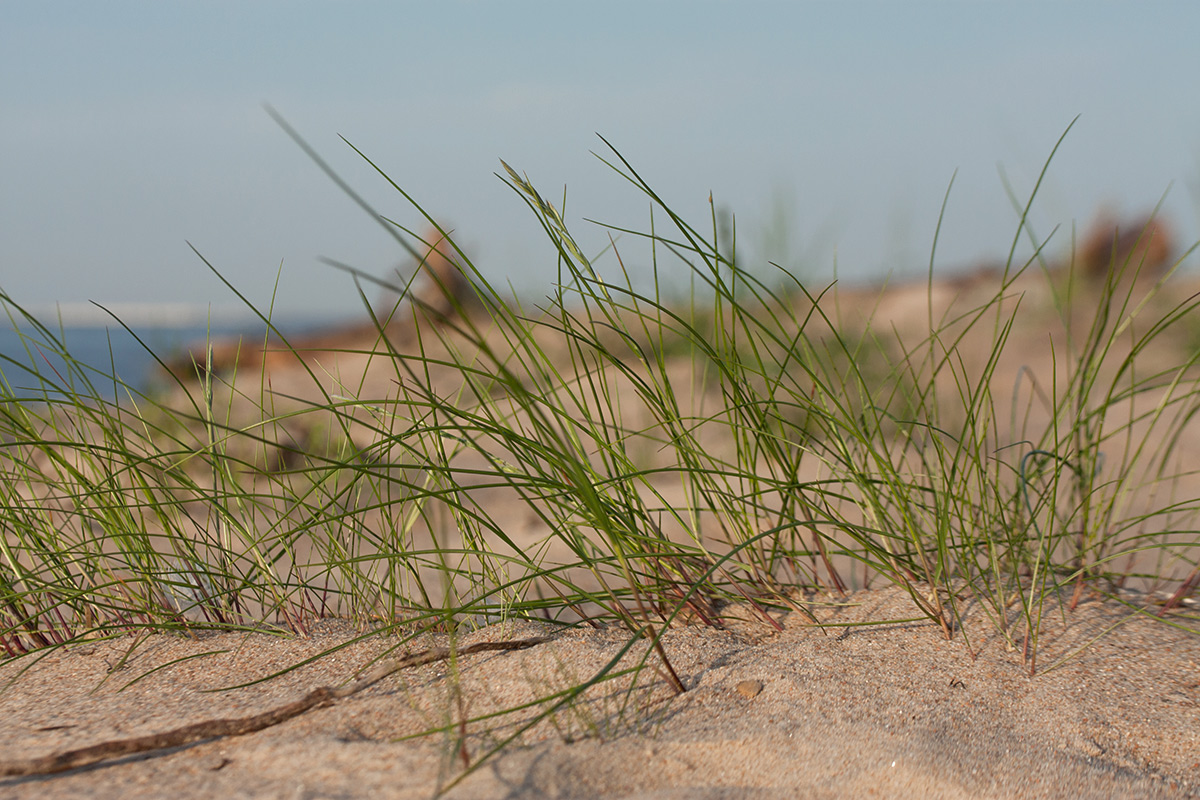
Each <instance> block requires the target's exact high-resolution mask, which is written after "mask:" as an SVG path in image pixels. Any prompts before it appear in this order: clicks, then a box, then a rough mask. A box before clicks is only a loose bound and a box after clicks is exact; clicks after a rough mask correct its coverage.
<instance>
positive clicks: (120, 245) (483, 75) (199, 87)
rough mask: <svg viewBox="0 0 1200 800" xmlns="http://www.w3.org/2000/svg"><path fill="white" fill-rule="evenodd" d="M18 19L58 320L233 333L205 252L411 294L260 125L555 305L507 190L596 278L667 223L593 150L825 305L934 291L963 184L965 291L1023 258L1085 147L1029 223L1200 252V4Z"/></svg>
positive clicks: (301, 302) (14, 9) (238, 267)
mask: <svg viewBox="0 0 1200 800" xmlns="http://www.w3.org/2000/svg"><path fill="white" fill-rule="evenodd" d="M2 20H3V23H4V24H3V25H0V107H3V108H4V110H5V113H4V114H3V115H0V146H3V148H4V152H5V153H7V154H9V155H8V156H7V158H6V159H5V163H4V176H3V178H2V179H0V186H2V188H0V220H3V221H2V222H0V263H2V264H3V273H2V275H0V289H2V290H3V291H5V292H7V293H8V294H9V295H11V296H12V297H13V298H14V299H15V300H16V301H17V302H19V303H21V304H23V305H28V306H37V307H39V308H50V307H52V306H53V305H54V304H55V303H67V304H85V303H88V302H89V301H98V302H101V303H105V304H109V303H121V304H147V303H150V304H163V303H166V304H170V303H181V304H186V305H188V306H190V307H203V306H206V305H207V304H213V305H215V306H216V307H219V308H220V307H228V306H230V305H231V304H236V303H237V299H236V297H234V296H233V294H232V293H231V292H230V291H229V290H228V289H227V288H226V287H225V286H223V284H222V283H221V282H220V280H219V279H218V278H217V277H216V276H214V275H213V274H212V273H211V272H210V271H209V270H208V268H207V267H205V265H204V263H203V262H202V261H201V260H200V259H199V258H198V257H197V256H196V255H195V254H194V253H193V252H192V251H191V250H190V248H189V247H188V244H187V243H188V242H190V243H191V244H192V245H194V246H195V247H196V248H197V249H198V250H199V251H200V252H201V253H202V254H204V256H205V257H206V258H208V259H209V260H210V261H211V263H212V264H213V266H214V267H216V268H217V269H218V270H220V271H221V272H222V274H224V275H225V277H226V278H228V279H229V280H230V281H231V282H232V283H233V284H234V285H235V286H236V287H237V288H238V289H239V290H240V291H242V292H243V293H244V294H245V295H246V296H247V297H248V298H249V299H250V300H252V301H253V302H254V303H255V304H256V305H259V306H260V307H264V308H265V307H266V306H267V305H269V304H270V303H271V302H272V298H273V297H274V303H275V307H276V309H277V310H278V312H279V313H284V314H312V313H320V314H322V315H334V314H340V313H353V312H354V311H355V310H356V309H358V308H360V307H361V301H360V299H359V297H358V295H357V292H356V289H355V287H354V285H353V283H352V282H351V281H350V280H349V279H348V278H347V276H346V275H344V274H343V273H340V272H338V271H336V270H334V269H332V268H330V267H328V266H326V265H325V264H323V263H321V261H320V258H321V257H329V258H332V259H336V260H338V261H342V262H346V263H349V264H352V265H354V266H355V267H358V268H360V269H362V270H364V271H365V272H367V273H370V274H375V275H381V276H382V275H383V274H385V273H386V272H387V271H388V270H389V269H390V268H392V267H393V266H395V265H396V264H399V263H402V262H403V261H404V255H403V253H402V252H401V251H400V249H399V248H398V247H397V245H396V244H395V243H394V242H393V241H391V240H390V238H389V237H388V236H387V235H386V234H385V233H384V232H383V231H382V230H381V229H380V228H379V226H378V225H377V224H376V223H375V222H373V221H372V220H371V219H369V218H368V217H367V216H366V215H365V214H363V212H362V211H361V210H360V209H358V208H357V207H356V206H355V205H354V204H353V203H352V202H351V201H350V200H349V199H347V198H346V197H345V196H344V195H343V194H342V193H341V192H340V191H339V190H338V189H337V188H336V187H335V186H334V185H333V184H332V183H331V182H330V181H329V180H328V179H327V178H326V177H325V176H323V175H322V174H321V173H320V171H319V170H318V169H317V168H316V167H315V166H314V165H313V164H312V163H311V162H310V161H309V160H308V159H307V158H306V157H305V156H304V154H303V153H302V152H301V151H300V150H299V149H298V148H297V147H296V146H295V145H294V144H293V143H292V142H291V141H289V140H288V138H287V137H286V135H285V134H284V133H283V132H282V131H281V130H280V129H279V127H277V126H276V125H275V124H274V123H273V122H272V121H271V119H270V118H269V116H268V115H267V114H266V113H265V112H264V110H263V103H270V104H271V105H272V106H273V107H275V108H277V109H278V110H279V112H280V113H281V114H282V115H283V116H284V117H285V118H286V119H288V120H289V121H290V122H291V124H293V125H294V126H295V127H296V128H297V130H299V131H300V133H301V134H302V135H304V136H305V137H306V138H307V139H308V140H309V141H310V142H311V143H312V145H313V146H314V147H315V148H316V149H317V150H318V151H319V152H320V153H321V154H322V155H323V156H324V157H325V158H327V159H328V160H329V161H330V163H331V164H332V165H333V166H334V167H335V168H336V169H338V170H339V172H340V173H341V174H342V175H343V176H344V177H345V178H346V179H347V180H348V181H349V182H350V183H351V184H352V185H353V186H354V187H355V188H356V189H357V190H359V191H360V192H361V193H362V194H363V195H364V196H365V197H366V198H367V199H368V200H369V201H370V202H371V203H372V204H374V205H375V207H376V208H377V209H378V210H379V211H380V212H381V213H383V214H384V215H386V216H389V217H391V218H392V219H394V220H396V221H397V222H400V223H402V224H404V225H407V226H411V227H417V228H420V227H423V224H422V222H421V219H420V217H419V215H418V214H417V213H416V212H415V211H414V210H413V209H412V208H411V207H408V206H407V205H406V204H405V202H404V201H403V199H402V198H400V197H399V195H398V194H397V193H396V192H395V191H394V190H393V189H392V188H391V187H389V186H388V185H387V183H386V182H385V181H384V180H383V179H382V178H381V177H379V176H378V175H377V174H376V173H375V172H374V170H373V169H372V168H371V166H370V165H368V164H366V163H365V162H364V161H363V160H362V159H361V158H359V157H358V156H357V155H355V154H354V152H353V151H352V150H351V149H350V148H349V147H348V146H347V145H346V144H345V143H344V142H342V141H341V140H340V139H339V138H338V137H339V135H342V136H345V138H346V139H347V140H349V141H350V142H351V143H353V144H354V145H355V146H357V147H358V148H360V149H361V150H362V151H363V152H364V153H365V154H367V155H368V156H369V157H370V158H372V159H373V160H375V161H376V163H377V164H378V165H379V166H380V167H381V168H382V169H384V170H385V171H386V172H387V173H388V174H389V175H390V176H391V177H392V178H393V179H394V180H395V181H396V182H397V183H398V184H399V185H400V186H402V187H403V188H404V189H405V190H406V191H408V192H410V193H411V194H412V195H413V196H414V197H415V198H416V199H417V200H418V201H420V202H421V203H423V204H424V205H425V206H426V207H427V209H428V210H429V211H430V212H431V213H432V214H433V215H435V216H436V217H437V218H438V219H439V220H441V221H442V222H443V223H444V224H446V225H447V226H450V227H452V228H454V229H455V231H456V235H457V237H458V239H459V240H460V242H461V243H462V244H463V245H464V246H465V247H466V248H467V249H468V251H469V252H471V253H472V254H473V255H474V256H475V257H476V259H477V262H478V264H479V265H480V267H481V268H482V269H483V271H484V273H485V274H486V275H487V277H488V278H489V279H490V280H492V281H493V282H495V283H497V284H499V285H504V284H506V283H507V282H509V281H511V282H512V284H513V285H514V286H516V287H517V288H518V289H519V290H522V291H524V292H527V293H532V294H535V295H536V294H538V293H539V291H543V292H548V291H549V289H548V287H549V284H550V282H551V281H552V280H553V279H554V276H555V265H554V254H553V251H552V249H551V248H550V246H549V244H548V243H547V242H546V241H545V239H544V235H543V234H542V232H541V231H540V229H539V227H538V224H537V222H536V220H535V219H534V218H533V216H532V214H531V213H530V212H529V211H528V209H526V208H525V206H524V204H523V203H522V202H521V201H520V199H519V198H518V197H517V196H516V195H514V194H513V193H512V191H511V190H510V189H508V188H506V187H505V186H504V185H503V184H502V183H501V181H500V180H498V179H497V178H496V177H495V176H494V174H493V173H496V172H499V171H500V159H501V158H503V159H504V160H505V161H506V162H508V163H509V164H511V165H512V166H513V167H514V168H516V169H518V170H520V171H522V172H525V173H527V174H528V175H529V177H530V178H531V179H532V180H533V182H534V183H535V185H537V186H538V187H539V188H540V189H541V191H542V192H543V193H544V194H545V195H546V196H548V197H551V198H554V199H555V200H556V201H558V200H559V199H561V197H562V194H563V191H564V186H565V187H566V192H567V218H568V221H569V222H570V223H571V225H572V227H573V229H574V230H575V231H576V233H577V235H578V237H579V239H580V240H581V242H582V243H583V244H584V245H585V247H586V248H587V249H588V251H589V252H599V251H600V250H601V249H602V248H603V247H604V246H606V244H607V242H608V239H607V235H608V234H607V232H606V231H604V230H603V229H601V228H598V227H597V226H595V225H592V224H589V223H587V222H584V221H583V220H584V218H591V219H599V220H602V221H605V222H610V223H613V224H616V225H620V226H625V227H632V228H636V229H639V230H646V229H647V228H648V227H649V224H650V216H649V203H648V201H647V199H646V198H645V197H643V196H640V195H638V194H637V192H636V191H635V190H634V189H633V187H631V186H629V185H628V184H627V183H626V182H624V181H623V180H622V179H621V178H620V177H618V176H616V175H615V174H613V173H612V172H611V171H610V170H608V168H607V167H605V166H604V164H602V163H601V162H600V161H599V160H598V159H597V158H595V157H594V156H593V155H592V154H591V153H590V152H589V151H595V152H597V153H600V154H604V144H603V142H602V141H600V139H599V138H597V133H598V134H601V135H603V136H604V137H605V138H607V139H608V140H609V141H611V142H612V143H613V144H614V145H615V146H616V147H617V148H618V149H619V150H620V151H621V153H622V155H624V156H625V157H626V158H628V159H629V160H630V162H631V163H632V164H633V165H634V167H635V168H637V169H638V170H639V171H640V172H641V173H642V174H643V175H644V176H645V177H646V178H647V180H648V181H649V182H650V183H651V185H652V186H653V187H654V188H655V189H656V190H657V191H658V192H659V193H660V194H662V196H663V197H664V198H665V199H667V200H668V202H670V203H671V204H672V205H673V207H674V208H675V210H676V211H678V212H679V213H680V214H682V215H683V216H684V218H685V219H687V220H688V221H689V222H691V223H692V224H693V225H695V226H697V227H700V228H702V229H703V228H704V227H705V226H706V221H707V220H708V218H709V213H710V211H709V207H708V197H709V192H710V191H711V192H712V193H713V196H714V199H715V202H716V204H717V205H718V206H719V207H720V208H728V209H730V210H732V211H733V212H734V213H735V214H736V215H737V219H738V236H739V246H740V247H741V248H742V249H743V252H745V253H748V254H749V255H750V256H751V257H753V258H756V259H758V260H765V259H766V258H773V259H776V260H780V261H781V262H783V263H785V264H786V265H788V266H789V267H791V268H793V269H795V270H797V271H799V272H801V273H802V274H805V275H808V276H811V277H812V278H813V279H814V280H827V279H828V278H830V277H832V275H833V273H834V269H835V265H836V269H837V271H838V273H839V275H841V276H842V277H844V278H848V279H853V280H863V279H877V278H881V277H882V276H884V275H885V274H887V273H888V272H889V271H896V272H897V273H899V274H914V273H919V272H920V271H922V270H923V269H924V266H925V265H926V264H927V263H928V259H929V252H930V246H931V242H932V238H933V234H934V230H935V228H936V225H937V219H938V213H939V210H940V207H941V202H942V198H943V195H944V194H945V191H946V188H947V186H948V184H949V183H950V181H951V177H952V176H954V175H955V173H956V171H957V176H956V177H955V179H954V188H953V191H952V193H951V196H950V201H949V206H948V212H947V215H946V219H945V221H944V222H943V227H942V233H941V239H940V241H939V245H938V257H937V267H938V269H939V270H940V271H947V272H948V271H951V270H953V269H955V268H960V267H964V266H969V265H971V264H972V263H976V262H978V261H980V260H983V259H987V258H1002V257H1003V256H1004V255H1005V254H1006V253H1007V250H1008V247H1009V245H1010V244H1011V242H1012V239H1013V235H1014V233H1015V230H1016V220H1017V213H1016V211H1015V210H1014V209H1013V204H1012V202H1011V201H1010V199H1009V198H1008V197H1007V196H1006V190H1005V187H1004V185H1003V181H1002V179H1001V177H1000V170H999V169H998V166H1000V167H1002V169H1003V172H1004V174H1005V175H1007V178H1008V180H1009V181H1011V184H1012V190H1013V192H1014V193H1015V195H1016V197H1017V198H1018V199H1019V200H1020V201H1022V202H1023V201H1024V200H1025V199H1026V197H1027V196H1028V193H1029V192H1030V191H1031V190H1032V187H1033V185H1034V182H1035V181H1036V179H1037V175H1038V172H1039V170H1040V169H1041V167H1042V164H1043V162H1044V161H1045V159H1046V158H1047V157H1048V156H1049V154H1050V151H1051V149H1052V148H1053V146H1054V143H1055V141H1056V140H1057V139H1058V138H1059V136H1060V135H1061V134H1062V133H1063V131H1064V130H1065V129H1066V128H1067V126H1068V125H1069V124H1070V122H1071V120H1072V119H1074V118H1075V117H1076V116H1078V117H1079V120H1078V122H1077V123H1076V125H1075V127H1074V129H1073V130H1072V131H1071V132H1070V134H1069V135H1068V136H1067V138H1066V141H1065V142H1064V144H1063V146H1062V149H1061V150H1060V152H1059V154H1058V156H1057V157H1056V159H1055V162H1054V163H1053V164H1052V165H1051V168H1050V171H1049V173H1048V176H1047V179H1046V182H1045V184H1044V186H1043V190H1042V194H1041V196H1040V199H1039V201H1038V203H1037V204H1036V205H1035V208H1034V213H1033V215H1032V220H1033V223H1034V227H1035V230H1036V231H1037V233H1038V234H1039V235H1042V236H1045V235H1047V234H1049V233H1050V231H1051V229H1052V228H1053V227H1054V226H1055V225H1063V226H1064V228H1063V229H1062V230H1060V232H1059V234H1058V235H1057V236H1056V238H1055V240H1054V242H1053V244H1052V246H1051V247H1050V251H1051V252H1052V253H1061V252H1064V251H1065V249H1066V248H1067V246H1068V244H1069V241H1070V236H1071V230H1070V226H1071V225H1072V223H1075V224H1076V225H1077V226H1078V228H1079V229H1080V230H1082V229H1084V228H1086V227H1087V225H1088V224H1089V223H1090V222H1091V221H1092V219H1093V218H1094V216H1095V214H1096V213H1097V212H1098V211H1099V210H1100V209H1101V208H1104V207H1110V208H1112V209H1113V210H1114V211H1115V212H1117V213H1118V214H1119V215H1120V216H1122V217H1136V216H1138V215H1140V214H1142V213H1145V212H1148V211H1149V210H1150V209H1152V208H1153V207H1154V206H1155V204H1156V203H1158V202H1159V200H1160V198H1162V197H1163V196H1164V194H1165V198H1166V199H1165V201H1164V202H1163V213H1164V215H1165V216H1166V217H1167V218H1168V220H1169V221H1170V222H1171V223H1172V225H1173V226H1174V228H1175V230H1176V231H1177V233H1178V235H1179V240H1180V244H1181V245H1182V247H1183V248H1186V247H1187V246H1189V245H1190V244H1191V243H1192V242H1194V241H1195V240H1196V239H1197V237H1198V236H1200V233H1198V225H1197V221H1198V218H1200V212H1198V209H1200V204H1198V202H1197V188H1198V178H1200V108H1197V107H1196V104H1195V103H1194V102H1192V99H1191V97H1192V95H1191V93H1190V92H1189V91H1188V90H1187V87H1188V86H1189V85H1191V84H1192V83H1193V82H1194V81H1195V78H1194V77H1193V76H1194V75H1196V74H1197V70H1196V67H1197V66H1200V56H1198V55H1197V54H1196V48H1195V46H1194V42H1193V41H1192V39H1193V33H1194V32H1195V31H1196V30H1200V25H1197V23H1198V22H1200V8H1198V7H1196V6H1194V5H1191V4H1185V3H1146V4H1138V5H1133V4H1120V3H1105V2H1100V3H1074V2H1054V3H992V2H970V3H952V2H916V3H904V4H895V3H888V2H848V3H833V2H827V3H796V4H792V3H787V4H784V3H749V4H733V3H727V2H699V3H689V4H676V3H666V2H656V3H637V4H634V3H611V4H604V5H603V6H602V7H599V8H596V7H586V8H585V7H581V6H576V5H574V4H548V3H529V2H520V3H506V4H491V3H484V2H446V3H437V4H429V3H424V4H409V3H378V2H372V3H312V2H298V3H282V2H274V1H272V2H260V3H253V4H242V3H229V2H213V3H205V4H187V5H177V4H157V3H147V2H113V3H107V4H103V5H97V4H88V3H82V2H70V3H66V2H45V3H39V4H36V5H34V4H8V5H6V6H5V7H4V10H3V12H2ZM663 222H664V218H663V217H662V216H661V215H658V216H656V217H655V224H656V225H657V226H659V230H660V231H661V230H662V227H661V226H662V224H663ZM781 231H786V236H784V235H781V233H780V232H781ZM618 246H619V247H620V248H621V252H622V256H623V257H625V258H627V262H626V266H631V265H632V266H633V267H634V268H637V267H641V266H644V265H645V264H646V254H645V250H644V248H642V247H640V246H639V245H638V244H637V243H636V242H635V241H634V240H632V239H630V238H629V237H626V238H625V239H624V240H623V241H621V242H619V243H618ZM1023 247H1026V249H1025V250H1023V251H1022V252H1028V249H1027V245H1023ZM1193 260H1194V259H1193ZM601 263H602V265H603V266H604V268H605V269H608V270H614V271H615V269H616V262H615V260H614V259H612V258H611V256H610V257H607V258H606V259H605V260H603V261H602V262H601ZM277 275H278V289H277V291H276V288H275V287H276V276H277ZM370 291H371V289H370V288H369V287H368V293H370Z"/></svg>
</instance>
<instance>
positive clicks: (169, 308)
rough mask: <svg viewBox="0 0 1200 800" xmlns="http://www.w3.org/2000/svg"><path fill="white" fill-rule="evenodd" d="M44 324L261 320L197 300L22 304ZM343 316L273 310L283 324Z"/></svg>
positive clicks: (192, 324) (134, 324) (142, 325)
mask: <svg viewBox="0 0 1200 800" xmlns="http://www.w3.org/2000/svg"><path fill="white" fill-rule="evenodd" d="M23 308H24V310H25V311H27V312H28V313H29V314H30V315H31V316H33V317H34V319H36V320H38V321H39V322H41V323H42V324H43V325H47V326H50V327H56V326H57V325H58V324H59V322H60V321H61V323H62V325H63V326H64V327H70V328H93V327H105V326H111V325H117V326H120V325H121V323H124V324H125V325H128V326H129V327H131V328H135V329H136V328H180V327H195V326H203V325H206V324H208V323H211V324H212V325H214V326H220V327H228V326H231V325H253V324H261V323H262V320H261V319H260V318H259V317H258V316H257V315H256V314H255V313H254V312H253V311H251V310H249V309H247V308H246V307H245V306H212V305H208V304H200V303H128V302H122V303H91V302H71V303H39V304H34V305H28V306H23ZM345 316H346V315H344V314H342V315H336V316H335V315H330V314H328V313H327V312H326V313H322V312H319V311H312V310H294V311H292V310H289V311H276V312H275V314H274V316H273V319H274V320H276V321H277V322H279V323H280V324H283V323H285V322H287V321H289V320H303V321H304V324H305V325H312V324H324V323H325V322H326V321H327V322H329V323H336V322H339V321H342V320H344V318H345Z"/></svg>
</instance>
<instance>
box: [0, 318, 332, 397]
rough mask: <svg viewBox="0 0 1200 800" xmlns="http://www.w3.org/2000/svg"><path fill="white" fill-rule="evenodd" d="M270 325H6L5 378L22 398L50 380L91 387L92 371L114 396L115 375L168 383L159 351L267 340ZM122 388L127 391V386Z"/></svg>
mask: <svg viewBox="0 0 1200 800" xmlns="http://www.w3.org/2000/svg"><path fill="white" fill-rule="evenodd" d="M312 327H313V325H312V324H303V323H302V324H300V325H289V326H288V327H286V328H284V330H285V331H287V332H289V333H290V332H293V331H303V330H306V329H311V328H312ZM265 330H266V326H265V324H264V323H262V322H255V321H253V320H245V321H242V322H237V323H222V324H219V325H218V324H213V325H208V324H195V323H191V324H184V325H177V326H172V325H161V324H160V325H153V326H147V327H145V328H143V329H138V328H136V327H135V328H134V332H133V333H130V331H128V330H126V329H125V328H123V327H121V326H120V325H117V324H115V323H114V324H111V325H98V324H88V325H71V326H65V327H63V328H61V329H59V328H50V335H47V333H45V332H43V331H39V330H37V329H36V328H35V327H34V326H32V325H28V324H24V325H22V326H21V328H20V329H19V330H18V329H17V328H14V327H11V326H8V327H0V379H2V380H3V382H4V383H5V384H6V386H7V390H6V391H5V393H6V394H7V393H8V392H10V391H11V392H12V393H13V394H14V395H15V396H16V397H18V398H36V397H39V396H44V394H43V392H44V391H45V387H46V386H47V385H50V386H52V387H59V388H70V387H73V388H74V389H75V390H76V391H80V392H85V393H86V389H85V388H84V386H85V385H84V383H83V381H82V379H81V376H86V378H87V380H88V381H90V382H91V383H92V384H93V386H95V388H96V389H97V390H98V391H99V392H100V393H101V396H102V397H108V398H109V399H112V394H113V379H112V376H113V375H116V376H117V377H118V378H119V379H120V380H121V381H122V382H124V383H125V384H127V385H128V386H129V387H130V388H132V389H134V390H136V391H138V392H146V391H150V390H152V389H153V388H154V387H155V386H156V385H165V383H166V382H167V381H168V380H169V378H167V376H166V375H165V373H164V372H163V371H162V369H161V367H159V365H158V362H157V361H156V360H155V356H156V355H157V356H158V358H160V359H162V360H163V361H170V360H171V359H174V358H177V357H179V356H183V355H186V354H187V353H188V352H190V351H202V348H203V345H204V342H205V340H206V339H207V338H209V337H211V338H212V339H213V340H214V341H217V340H228V339H230V338H235V339H236V338H237V337H239V336H241V337H243V339H244V341H245V343H246V344H247V345H250V344H253V343H255V342H258V343H261V342H262V341H263V337H264V333H265ZM135 334H136V336H135ZM139 339H140V341H139ZM64 351H65V352H66V353H67V354H69V360H68V358H65V357H64V356H63V352H64ZM69 362H70V363H69ZM72 367H73V368H72ZM119 394H121V395H124V394H125V392H124V390H119Z"/></svg>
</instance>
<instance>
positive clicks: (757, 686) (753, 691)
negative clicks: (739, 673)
mask: <svg viewBox="0 0 1200 800" xmlns="http://www.w3.org/2000/svg"><path fill="white" fill-rule="evenodd" d="M734 688H735V689H737V693H738V694H740V695H741V696H742V697H744V698H746V699H747V700H749V699H751V698H754V697H757V696H758V693H759V692H761V691H762V690H763V685H762V681H742V682H741V683H739V684H738V685H737V686H735V687H734Z"/></svg>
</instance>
